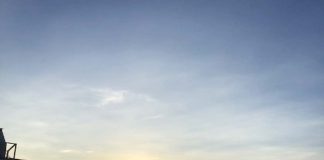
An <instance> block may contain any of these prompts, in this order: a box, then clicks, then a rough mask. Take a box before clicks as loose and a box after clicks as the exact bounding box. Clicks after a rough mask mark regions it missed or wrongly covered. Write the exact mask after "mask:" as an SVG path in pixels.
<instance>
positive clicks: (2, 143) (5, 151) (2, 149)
mask: <svg viewBox="0 0 324 160" xmlns="http://www.w3.org/2000/svg"><path fill="white" fill-rule="evenodd" d="M16 151H17V143H11V142H6V139H5V137H4V135H3V132H2V128H0V160H18V159H16ZM10 155H11V156H12V157H10Z"/></svg>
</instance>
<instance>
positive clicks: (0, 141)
mask: <svg viewBox="0 0 324 160" xmlns="http://www.w3.org/2000/svg"><path fill="white" fill-rule="evenodd" d="M6 151H7V143H6V140H5V137H4V135H3V132H2V128H0V160H3V159H5V158H6Z"/></svg>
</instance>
